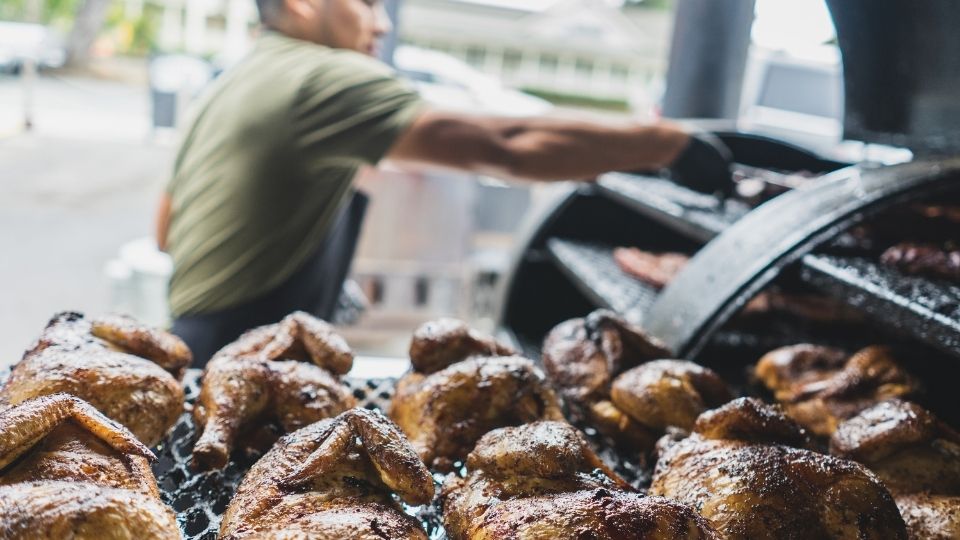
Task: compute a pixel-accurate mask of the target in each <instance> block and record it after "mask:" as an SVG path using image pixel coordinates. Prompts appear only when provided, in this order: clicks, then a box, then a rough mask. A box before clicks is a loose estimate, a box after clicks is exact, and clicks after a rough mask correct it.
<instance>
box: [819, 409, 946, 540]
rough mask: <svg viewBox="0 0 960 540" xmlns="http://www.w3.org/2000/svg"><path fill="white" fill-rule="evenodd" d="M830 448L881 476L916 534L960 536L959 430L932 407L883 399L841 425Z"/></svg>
mask: <svg viewBox="0 0 960 540" xmlns="http://www.w3.org/2000/svg"><path fill="white" fill-rule="evenodd" d="M830 453H832V454H834V455H838V456H841V457H845V458H848V459H853V460H856V461H859V462H860V463H862V464H864V465H866V466H867V467H868V468H870V469H871V470H872V471H873V472H875V473H876V474H877V476H879V477H880V479H881V480H882V481H883V483H884V484H885V485H886V486H887V488H888V489H890V491H891V492H892V493H893V494H894V497H895V498H896V501H897V505H898V506H899V507H900V513H901V514H902V515H903V518H904V520H905V521H906V522H907V531H908V532H909V533H910V538H911V539H952V538H960V433H957V432H956V431H955V430H954V429H952V428H950V427H949V426H947V425H946V424H944V423H943V422H942V421H941V420H940V419H939V418H937V417H936V416H935V415H934V414H933V413H931V412H930V411H928V410H926V409H924V408H923V407H921V406H919V405H917V404H915V403H909V402H906V401H901V400H890V401H885V402H883V403H879V404H877V405H875V406H873V407H871V408H869V409H866V410H865V411H863V412H861V413H860V414H858V415H857V416H854V417H853V418H851V419H849V420H847V421H845V422H843V423H842V424H840V427H839V428H837V431H836V433H834V434H833V437H831V439H830Z"/></svg>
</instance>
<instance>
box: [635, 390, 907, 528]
mask: <svg viewBox="0 0 960 540" xmlns="http://www.w3.org/2000/svg"><path fill="white" fill-rule="evenodd" d="M805 443H806V434H805V433H804V431H803V429H802V428H801V427H800V426H799V425H797V424H796V423H795V422H793V421H792V420H790V419H788V418H787V417H786V416H784V415H783V414H782V413H781V412H780V411H779V410H778V409H777V408H775V407H772V406H769V405H765V404H764V403H762V402H760V401H758V400H755V399H750V398H741V399H737V400H734V401H731V402H730V403H728V404H726V405H724V406H723V407H720V408H718V409H714V410H711V411H708V412H705V413H704V414H702V415H700V417H699V418H698V419H697V422H696V424H695V426H694V431H693V434H691V435H690V436H689V437H686V438H683V439H680V440H671V439H670V438H668V437H665V438H664V439H663V440H662V441H661V444H660V445H659V446H660V448H659V450H660V459H659V461H658V462H657V465H656V468H655V470H654V476H653V482H652V485H651V487H650V493H651V494H653V495H660V496H663V497H668V498H672V499H676V500H677V501H679V502H681V503H684V504H687V505H690V506H693V507H694V508H697V509H699V510H700V513H701V514H703V516H704V517H706V518H707V519H708V520H710V522H711V523H712V524H713V526H714V527H716V528H717V530H718V531H720V534H721V535H722V536H723V538H726V539H729V540H741V539H743V540H746V539H750V540H764V539H771V540H800V539H810V540H821V539H827V538H830V539H837V540H846V539H850V540H869V539H905V538H906V537H907V536H906V529H905V527H904V523H903V519H902V518H901V517H900V513H899V512H898V510H897V507H896V504H895V503H894V501H893V498H892V497H891V495H890V493H889V492H888V491H887V490H886V488H884V486H883V484H881V483H880V481H879V480H878V479H877V477H876V476H874V475H873V474H872V473H871V472H869V471H868V470H867V469H866V468H864V467H863V466H861V465H859V464H857V463H854V462H852V461H847V460H844V459H839V458H836V457H831V456H826V455H822V454H818V453H816V452H812V451H810V450H806V449H802V448H795V447H793V446H802V445H804V444H805ZM788 445H789V446H788Z"/></svg>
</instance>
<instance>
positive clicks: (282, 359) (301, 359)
mask: <svg viewBox="0 0 960 540" xmlns="http://www.w3.org/2000/svg"><path fill="white" fill-rule="evenodd" d="M352 364H353V353H352V352H351V351H350V348H349V347H348V346H347V343H346V341H344V340H343V338H342V337H340V336H339V335H337V334H336V333H335V332H334V330H333V327H331V326H330V325H329V324H327V323H325V322H323V321H321V320H319V319H316V318H314V317H312V316H310V315H308V314H306V313H302V312H297V313H293V314H291V315H288V316H287V317H286V318H284V320H283V321H281V322H280V323H277V324H272V325H268V326H263V327H260V328H256V329H254V330H251V331H249V332H247V333H245V334H244V335H242V336H240V338H239V339H238V340H237V341H236V342H234V343H231V344H229V345H227V346H226V347H224V348H223V349H221V350H220V351H219V352H217V353H216V354H215V355H214V357H213V358H212V359H211V360H210V362H209V363H208V364H207V367H206V369H205V370H204V373H203V382H202V385H201V388H200V396H199V398H198V400H197V405H196V407H194V410H193V415H194V420H195V421H196V422H197V425H198V426H200V427H201V428H202V430H203V434H202V435H201V436H200V439H199V440H198V441H197V444H196V446H194V449H193V457H194V461H195V462H196V463H197V464H198V465H199V466H201V467H204V468H222V467H224V466H225V465H226V464H227V462H228V460H229V458H230V452H231V451H232V450H233V447H234V445H235V444H236V440H237V437H238V436H239V435H240V434H241V432H242V431H243V430H244V428H245V427H247V426H250V425H252V424H254V423H258V422H259V423H261V424H262V423H264V422H269V421H272V420H276V421H277V422H279V423H280V426H281V427H282V428H283V429H284V430H286V431H288V432H290V431H295V430H297V429H300V428H301V427H304V426H306V425H309V424H312V423H314V422H316V421H318V420H322V419H325V418H330V417H333V416H336V415H338V414H340V413H342V412H344V411H346V410H347V409H350V408H351V407H353V406H355V405H356V399H355V398H354V397H353V395H351V393H350V391H349V390H348V389H347V388H346V387H345V386H344V385H343V384H342V383H341V382H340V380H339V378H338V376H339V375H343V374H345V373H347V372H348V371H350V367H351V366H352Z"/></svg>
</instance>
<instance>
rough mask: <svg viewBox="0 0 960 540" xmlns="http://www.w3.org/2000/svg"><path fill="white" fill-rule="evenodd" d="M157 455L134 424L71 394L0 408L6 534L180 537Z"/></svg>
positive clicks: (0, 532)
mask: <svg viewBox="0 0 960 540" xmlns="http://www.w3.org/2000/svg"><path fill="white" fill-rule="evenodd" d="M152 459H153V454H151V453H150V450H149V449H148V448H147V447H146V446H144V445H143V443H141V442H140V441H139V440H138V439H137V438H136V437H135V436H134V435H133V434H132V433H131V432H130V431H128V430H127V429H125V428H124V427H122V426H121V425H119V424H118V423H116V422H113V421H112V420H110V419H108V418H107V417H105V416H104V415H103V414H101V413H100V412H98V411H97V410H96V409H95V408H94V407H93V406H91V405H90V404H88V403H86V402H85V401H82V400H80V399H78V398H76V397H73V396H69V395H67V394H53V395H49V396H43V397H38V398H34V399H30V400H27V401H24V402H23V403H21V404H19V405H16V406H14V407H11V408H8V409H6V410H4V411H3V412H0V538H5V539H11V540H14V539H51V540H54V539H61V538H76V539H78V540H82V539H108V540H112V539H133V538H137V539H163V540H166V539H170V538H180V531H179V529H178V528H177V522H176V518H175V516H174V514H173V511H172V510H171V509H170V508H168V507H166V506H165V505H164V504H163V503H162V502H161V501H160V493H159V491H158V490H157V484H156V479H155V478H154V477H153V473H152V472H151V471H150V465H149V460H152Z"/></svg>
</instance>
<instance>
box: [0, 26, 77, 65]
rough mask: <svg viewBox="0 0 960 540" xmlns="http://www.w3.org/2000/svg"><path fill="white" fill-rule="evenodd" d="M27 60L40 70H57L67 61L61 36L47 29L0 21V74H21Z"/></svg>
mask: <svg viewBox="0 0 960 540" xmlns="http://www.w3.org/2000/svg"><path fill="white" fill-rule="evenodd" d="M27 59H33V60H34V61H35V62H36V63H37V67H38V68H41V69H45V68H58V67H62V66H63V64H64V62H66V60H67V51H66V48H65V47H64V45H63V40H62V39H61V37H60V36H59V35H58V34H57V33H56V32H54V31H53V30H51V29H50V28H47V27H46V26H43V25H41V24H29V23H18V22H7V21H0V72H7V73H18V72H19V71H20V68H21V67H23V64H24V62H25V61H26V60H27Z"/></svg>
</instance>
